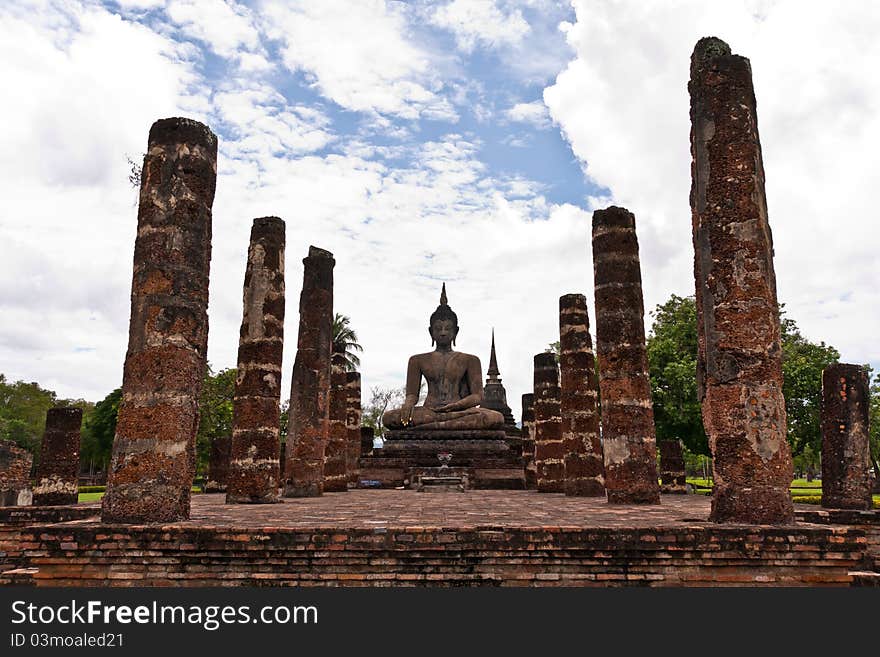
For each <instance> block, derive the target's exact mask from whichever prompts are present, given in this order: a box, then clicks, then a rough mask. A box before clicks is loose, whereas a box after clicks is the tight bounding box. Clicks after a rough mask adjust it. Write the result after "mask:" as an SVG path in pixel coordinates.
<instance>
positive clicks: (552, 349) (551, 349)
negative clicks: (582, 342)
mask: <svg viewBox="0 0 880 657" xmlns="http://www.w3.org/2000/svg"><path fill="white" fill-rule="evenodd" d="M561 352H562V343H561V342H560V341H559V340H557V341H556V342H551V343H550V344H548V345H547V348H546V349H545V350H544V353H545V354H556V357H557V358H558V357H559V354H560V353H561Z"/></svg>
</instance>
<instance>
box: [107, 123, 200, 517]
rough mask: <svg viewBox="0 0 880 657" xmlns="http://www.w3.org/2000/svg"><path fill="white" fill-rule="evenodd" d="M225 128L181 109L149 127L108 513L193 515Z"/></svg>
mask: <svg viewBox="0 0 880 657" xmlns="http://www.w3.org/2000/svg"><path fill="white" fill-rule="evenodd" d="M216 181H217V137H216V136H215V135H214V133H213V132H211V131H210V130H209V129H208V127H207V126H205V125H202V124H201V123H198V122H196V121H192V120H190V119H183V118H172V119H162V120H160V121H156V122H155V123H154V124H153V127H152V128H150V137H149V145H148V148H147V154H146V156H145V157H144V168H143V172H142V174H141V191H140V203H139V206H138V228H137V238H136V240H135V245H134V275H133V278H132V286H131V322H130V324H129V334H128V352H127V353H126V356H125V367H124V370H123V377H122V402H121V404H120V406H119V415H118V419H117V424H116V437H115V439H114V441H113V456H112V458H111V461H110V468H109V472H108V477H107V493H106V494H105V495H104V499H103V512H102V518H103V521H104V522H131V523H145V522H174V521H176V520H185V519H187V518H189V505H190V487H191V486H192V482H193V477H194V476H195V466H196V431H197V430H198V426H199V405H198V400H199V395H200V394H201V391H202V381H203V379H204V376H205V367H206V355H207V347H208V313H207V310H208V275H209V269H210V262H211V205H212V204H213V202H214V187H215V184H216Z"/></svg>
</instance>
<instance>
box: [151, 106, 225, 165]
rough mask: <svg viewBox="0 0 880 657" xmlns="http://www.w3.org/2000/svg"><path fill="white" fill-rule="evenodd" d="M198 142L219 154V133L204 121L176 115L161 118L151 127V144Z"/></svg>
mask: <svg viewBox="0 0 880 657" xmlns="http://www.w3.org/2000/svg"><path fill="white" fill-rule="evenodd" d="M157 144H198V145H199V146H204V147H205V148H209V149H211V151H213V153H214V156H215V157H216V154H217V135H215V134H214V133H213V132H211V129H210V128H209V127H208V126H206V125H205V124H204V123H199V122H198V121H194V120H193V119H187V118H184V117H181V116H175V117H171V118H168V119H159V120H158V121H156V122H155V123H153V125H152V127H151V128H150V137H149V145H150V146H154V145H157Z"/></svg>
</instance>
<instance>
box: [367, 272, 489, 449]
mask: <svg viewBox="0 0 880 657" xmlns="http://www.w3.org/2000/svg"><path fill="white" fill-rule="evenodd" d="M428 333H430V335H431V344H432V345H436V347H435V349H434V351H429V352H428V353H424V354H416V355H415V356H411V357H410V359H409V364H408V366H407V370H406V398H405V400H404V402H403V406H402V407H400V408H396V409H393V410H390V411H387V412H386V413H385V414H384V415H383V416H382V422H383V424H384V425H385V426H386V427H387V428H388V429H392V430H406V431H407V432H409V431H412V432H418V433H421V432H425V433H426V435H425V436H424V437H425V438H430V432H431V431H438V432H443V434H444V435H447V434H448V433H449V432H456V431H467V432H472V431H487V430H490V431H491V430H498V429H502V428H503V427H504V416H503V415H502V414H501V413H499V412H498V411H493V410H491V409H488V408H480V404H481V403H482V401H483V373H482V369H481V367H480V359H479V358H478V357H477V356H472V355H471V354H465V353H462V352H460V351H453V349H452V347H453V346H454V345H455V338H456V337H457V336H458V317H457V316H456V314H455V313H454V312H453V311H452V308H450V307H449V304H448V303H447V299H446V284H445V283H444V284H443V289H442V291H441V293H440V305H439V306H437V310H435V311H434V313H433V314H432V315H431V319H430V325H429V326H428ZM422 377H425V381H426V382H427V384H428V396H427V397H426V398H425V402H424V404H422V405H421V406H417V405H416V404H417V402H418V400H419V388H420V386H421V381H422Z"/></svg>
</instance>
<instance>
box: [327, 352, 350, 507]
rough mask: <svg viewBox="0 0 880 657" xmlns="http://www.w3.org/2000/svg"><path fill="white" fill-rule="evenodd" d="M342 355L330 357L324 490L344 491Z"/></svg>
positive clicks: (345, 450)
mask: <svg viewBox="0 0 880 657" xmlns="http://www.w3.org/2000/svg"><path fill="white" fill-rule="evenodd" d="M345 374H346V372H345V357H344V356H343V355H342V354H333V357H332V358H331V359H330V413H329V423H328V428H327V449H326V451H325V453H324V492H325V493H328V492H333V493H340V492H345V491H346V490H348V470H347V468H346V465H347V459H348V429H347V427H346V425H345V416H346V411H347V410H348V409H347V406H348V392H347V391H346V389H345V382H346V376H345Z"/></svg>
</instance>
